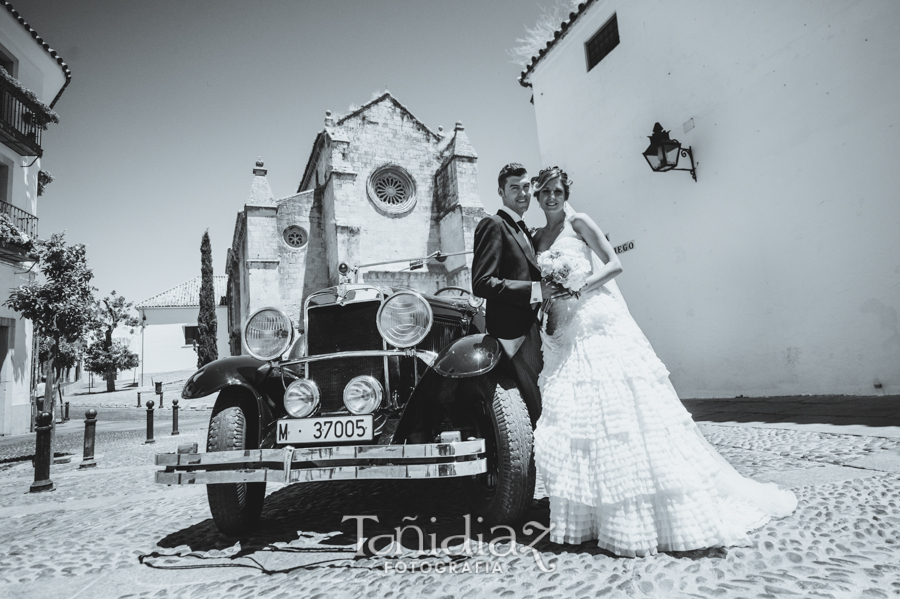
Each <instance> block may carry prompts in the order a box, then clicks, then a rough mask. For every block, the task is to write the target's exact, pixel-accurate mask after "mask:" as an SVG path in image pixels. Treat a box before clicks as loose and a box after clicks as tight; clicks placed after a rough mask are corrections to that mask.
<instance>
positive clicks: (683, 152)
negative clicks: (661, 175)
mask: <svg viewBox="0 0 900 599" xmlns="http://www.w3.org/2000/svg"><path fill="white" fill-rule="evenodd" d="M681 157H682V158H685V157H687V158H690V159H691V168H673V169H671V170H673V171H687V172H689V173H690V174H691V176H692V177H693V178H694V183H696V182H697V167H696V166H694V153H693V152H691V146H688V147H686V148H685V147H684V146H682V148H681Z"/></svg>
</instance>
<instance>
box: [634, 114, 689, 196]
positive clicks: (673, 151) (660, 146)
mask: <svg viewBox="0 0 900 599" xmlns="http://www.w3.org/2000/svg"><path fill="white" fill-rule="evenodd" d="M649 137H650V145H649V146H647V149H646V150H644V158H645V159H646V160H647V164H649V165H650V168H651V169H653V172H655V173H665V172H667V171H688V172H689V173H691V176H692V177H693V178H694V181H695V182H696V181H697V168H696V167H695V166H694V154H693V152H691V148H690V146H688V147H687V148H682V147H681V142H680V141H678V140H677V139H670V138H669V132H668V131H663V128H662V125H660V124H659V123H656V124H655V125H653V135H651V136H649ZM679 154H680V155H681V156H687V157H689V158H690V159H691V168H675V167H677V166H678V156H679Z"/></svg>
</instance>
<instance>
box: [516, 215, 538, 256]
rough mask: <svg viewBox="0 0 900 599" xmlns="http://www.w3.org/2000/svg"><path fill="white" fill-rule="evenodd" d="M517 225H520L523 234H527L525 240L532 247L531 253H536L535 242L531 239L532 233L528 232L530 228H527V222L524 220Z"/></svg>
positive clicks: (517, 222)
mask: <svg viewBox="0 0 900 599" xmlns="http://www.w3.org/2000/svg"><path fill="white" fill-rule="evenodd" d="M516 225H518V227H519V230H521V231H522V233H524V234H525V239H527V240H528V244H529V245H530V246H531V251H532V252H533V251H534V240H533V239H531V233H530V232H529V231H528V227H526V226H525V221H524V220H520V221H516Z"/></svg>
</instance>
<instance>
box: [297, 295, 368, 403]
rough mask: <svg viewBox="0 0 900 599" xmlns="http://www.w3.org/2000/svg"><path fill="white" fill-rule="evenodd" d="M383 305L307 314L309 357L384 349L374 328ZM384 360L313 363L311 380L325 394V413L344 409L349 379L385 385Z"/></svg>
mask: <svg viewBox="0 0 900 599" xmlns="http://www.w3.org/2000/svg"><path fill="white" fill-rule="evenodd" d="M380 306H381V302H359V303H351V304H346V305H344V306H339V305H336V306H318V307H314V308H310V309H309V312H308V314H307V317H308V322H307V325H308V327H307V348H308V352H309V355H310V356H317V355H320V354H330V353H336V352H342V351H358V350H365V349H384V341H383V340H382V338H381V334H380V333H379V332H378V327H377V326H376V324H375V317H376V315H377V313H378V308H379V307H380ZM384 360H385V359H384V358H338V359H336V360H323V361H321V362H311V363H310V364H309V365H308V372H309V378H310V379H312V380H313V381H315V383H316V384H317V385H318V386H319V390H320V391H321V393H322V412H326V413H328V412H336V411H338V410H343V409H344V400H343V396H344V387H346V386H347V383H349V382H350V379H352V378H354V377H357V376H360V375H364V374H368V375H370V376H373V377H375V378H376V379H378V381H379V382H380V383H381V384H382V385H384Z"/></svg>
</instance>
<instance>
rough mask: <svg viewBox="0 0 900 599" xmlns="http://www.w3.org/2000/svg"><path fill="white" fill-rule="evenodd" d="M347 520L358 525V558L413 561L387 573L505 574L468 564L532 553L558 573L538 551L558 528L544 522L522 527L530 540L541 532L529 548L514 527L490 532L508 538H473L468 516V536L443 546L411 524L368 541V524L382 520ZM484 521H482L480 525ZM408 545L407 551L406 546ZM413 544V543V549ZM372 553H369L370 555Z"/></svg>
mask: <svg viewBox="0 0 900 599" xmlns="http://www.w3.org/2000/svg"><path fill="white" fill-rule="evenodd" d="M418 518H419V517H418V516H414V517H409V516H406V517H404V518H403V521H404V522H415V521H416V520H418ZM347 520H355V521H356V555H357V556H358V557H365V556H366V555H370V556H380V557H392V558H399V557H409V558H410V559H407V560H404V559H395V560H390V561H388V562H385V565H384V570H385V572H432V571H433V572H438V573H443V572H449V573H451V574H453V573H470V572H471V573H476V574H477V573H483V574H488V573H491V574H493V573H502V572H503V568H502V565H501V564H500V563H499V562H492V561H484V560H471V563H470V561H469V560H468V558H475V557H495V558H501V557H509V556H516V555H527V554H528V553H531V555H532V557H534V562H535V564H536V565H537V567H538V568H539V569H540V570H541V571H542V572H555V571H556V564H553V565H552V566H548V565H547V564H544V561H543V559H542V557H541V554H540V553H538V551H537V550H536V549H535V548H534V546H535V544H537V543H538V542H539V541H540V540H541V539H543V538H544V537H545V536H547V534H549V533H550V531H551V530H553V527H554V525H553V524H551V525H550V526H544V525H543V524H541V523H540V522H535V521H531V522H527V523H525V524H524V525H523V526H522V534H523V535H526V536H530V535H532V534H534V533H535V532H537V531H541V534H540V535H538V536H537V537H536V538H535V539H534V540H532V541H531V542H530V543H528V544H523V543H519V542H518V540H517V538H518V537H517V533H516V530H515V529H514V528H513V527H511V526H506V525H499V526H494V527H493V528H491V529H490V531H491V535H494V534H496V533H497V532H505V533H506V534H504V535H501V536H497V537H492V538H491V539H490V541H486V540H485V538H484V534H481V533H479V534H477V535H474V536H473V535H472V516H471V514H466V515H465V516H463V521H464V526H465V532H464V533H463V534H460V535H452V536H448V537H446V538H445V539H443V540H442V541H441V542H438V540H437V534H435V533H427V532H426V531H425V530H424V529H423V528H422V527H421V526H418V525H416V524H407V525H404V526H397V527H395V528H394V532H393V534H382V535H376V536H374V537H370V538H367V537H366V534H365V522H366V521H373V522H376V523H377V522H378V521H379V520H378V516H363V515H353V516H344V517H343V519H342V520H341V522H346V521H347ZM436 521H437V519H436V518H431V522H432V523H433V522H436ZM483 521H484V519H483V518H481V517H479V518H478V522H483ZM384 541H387V544H386V545H385V546H384V547H382V548H381V549H378V548H377V546H378V545H380V544H382V543H383V542H384ZM404 541H406V542H407V543H408V545H407V546H406V547H413V549H406V548H404V545H403V542H404ZM409 543H412V544H411V545H410V544H409ZM367 550H368V553H367ZM423 556H435V557H449V558H450V561H449V562H443V561H442V562H438V563H436V564H435V563H432V562H425V561H422V560H421V557H423Z"/></svg>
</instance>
